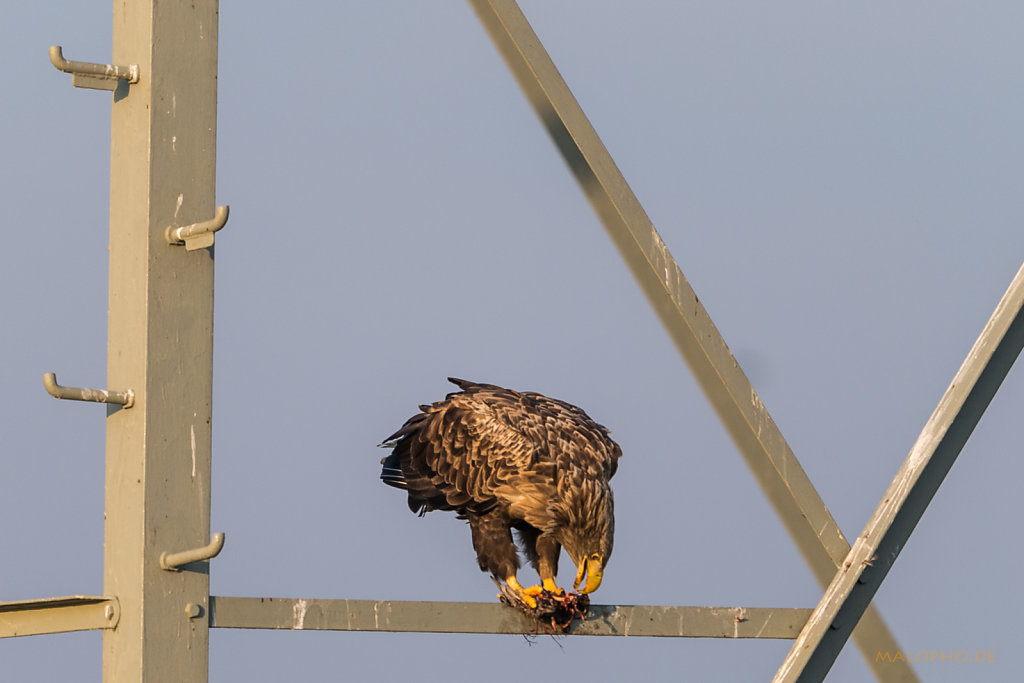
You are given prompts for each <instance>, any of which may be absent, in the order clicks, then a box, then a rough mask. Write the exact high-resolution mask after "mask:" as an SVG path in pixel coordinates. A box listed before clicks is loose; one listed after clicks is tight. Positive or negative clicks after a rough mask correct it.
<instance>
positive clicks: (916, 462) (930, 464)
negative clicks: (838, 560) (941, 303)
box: [774, 266, 1024, 683]
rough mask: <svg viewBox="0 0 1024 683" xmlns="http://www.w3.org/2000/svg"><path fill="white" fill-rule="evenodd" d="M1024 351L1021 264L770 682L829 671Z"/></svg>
mask: <svg viewBox="0 0 1024 683" xmlns="http://www.w3.org/2000/svg"><path fill="white" fill-rule="evenodd" d="M1022 347H1024V266H1022V267H1021V269H1020V270H1019V271H1018V272H1017V276H1016V277H1015V278H1014V279H1013V282H1011V283H1010V287H1009V289H1008V290H1007V291H1006V294H1004V295H1003V298H1002V299H1001V300H1000V301H999V305H998V306H997V307H996V310H995V312H994V313H993V314H992V317H991V318H989V321H988V323H987V324H986V325H985V329H983V330H982V332H981V335H980V336H979V337H978V340H977V341H976V342H975V343H974V346H973V347H972V348H971V350H970V352H969V353H968V354H967V358H966V360H964V362H963V364H962V365H961V366H960V369H959V370H958V371H957V373H956V375H955V376H954V377H953V381H952V383H950V385H949V388H948V389H946V393H945V394H943V396H942V399H941V400H940V401H939V405H938V407H936V408H935V412H934V413H932V416H931V417H930V418H929V419H928V422H927V423H926V424H925V426H924V429H923V430H921V435H920V436H919V437H918V438H917V441H916V442H915V443H914V447H913V448H912V449H911V450H910V454H909V455H908V456H907V459H906V460H905V461H904V462H903V466H902V467H900V469H899V472H897V473H896V478H895V479H893V481H892V483H891V484H890V485H889V488H888V489H887V490H886V492H885V495H884V496H883V497H882V501H881V502H880V503H879V504H878V507H877V508H875V512H874V514H872V515H871V519H870V520H869V521H868V523H867V526H865V527H864V531H862V532H861V534H860V536H858V537H857V540H856V541H855V542H854V544H853V548H852V549H851V550H850V554H849V555H847V557H846V560H845V561H844V562H843V566H842V568H841V569H840V570H839V572H838V573H837V574H836V576H835V578H834V579H833V581H832V583H831V584H830V585H829V587H828V588H827V589H826V591H825V595H824V596H823V597H822V599H821V602H820V603H819V604H818V607H817V608H816V609H815V610H814V615H813V616H812V617H811V618H810V619H809V620H808V622H807V625H806V626H805V627H804V629H803V632H801V634H800V637H799V639H797V641H796V642H795V643H793V647H792V649H791V650H790V652H789V655H788V656H787V657H786V660H785V661H784V662H783V664H782V667H781V668H780V669H779V671H778V673H777V674H776V676H775V679H774V681H775V683H796V682H797V681H799V682H800V683H808V682H811V681H821V680H823V679H824V678H825V675H826V674H828V671H829V669H830V668H831V667H832V664H833V662H835V659H836V656H837V655H838V654H839V651H840V650H841V649H842V647H843V644H844V643H845V642H846V639H847V638H849V636H850V632H851V631H852V630H853V627H854V626H855V625H856V624H857V620H858V619H860V617H861V614H863V613H864V609H865V608H866V607H867V605H868V603H869V602H870V601H871V598H872V597H874V595H875V592H876V591H877V590H878V587H879V585H880V584H881V583H882V580H883V579H884V578H885V577H886V575H887V574H888V573H889V569H890V568H891V567H892V565H893V563H894V562H895V561H896V557H897V556H898V555H899V554H900V551H901V550H902V549H903V546H904V545H905V544H906V542H907V539H908V538H909V537H910V534H911V532H912V531H913V530H914V527H916V526H917V523H918V522H919V521H920V519H921V516H922V515H923V514H924V511H925V508H927V507H928V503H930V502H931V500H932V497H933V496H934V495H935V492H936V491H937V490H938V488H939V485H940V484H941V483H942V480H943V479H945V477H946V474H947V473H948V472H949V470H950V468H951V467H952V466H953V463H954V462H956V458H957V455H959V453H960V450H961V449H962V448H963V447H964V444H965V443H967V439H968V438H969V437H970V436H971V432H973V431H974V428H975V426H977V424H978V421H979V420H980V419H981V416H982V414H984V412H985V409H986V408H987V407H988V404H989V402H990V401H991V400H992V397H993V396H995V393H996V391H997V390H998V389H999V386H1000V385H1001V384H1002V382H1003V379H1004V378H1005V377H1006V374H1007V373H1008V372H1009V371H1010V368H1011V367H1012V366H1013V363H1014V361H1015V360H1016V359H1017V356H1019V355H1020V352H1021V348H1022ZM1008 531H1009V532H1010V534H1011V535H1012V533H1013V531H1012V528H1009V529H1008Z"/></svg>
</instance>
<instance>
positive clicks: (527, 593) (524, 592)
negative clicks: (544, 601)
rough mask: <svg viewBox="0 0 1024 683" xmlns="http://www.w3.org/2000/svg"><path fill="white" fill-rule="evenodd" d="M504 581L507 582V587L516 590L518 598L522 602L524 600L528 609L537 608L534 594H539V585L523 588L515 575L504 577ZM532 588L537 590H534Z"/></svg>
mask: <svg viewBox="0 0 1024 683" xmlns="http://www.w3.org/2000/svg"><path fill="white" fill-rule="evenodd" d="M505 583H507V584H508V587H509V588H511V589H512V590H514V591H515V592H516V594H517V595H518V596H519V598H520V599H521V600H522V601H523V602H525V603H526V604H527V605H528V606H529V607H530V609H537V600H536V598H534V596H535V595H540V592H541V587H540V586H531V587H530V588H523V587H522V586H521V585H519V581H518V580H517V579H516V577H515V575H513V576H510V577H508V578H507V579H505ZM534 589H537V590H536V591H534Z"/></svg>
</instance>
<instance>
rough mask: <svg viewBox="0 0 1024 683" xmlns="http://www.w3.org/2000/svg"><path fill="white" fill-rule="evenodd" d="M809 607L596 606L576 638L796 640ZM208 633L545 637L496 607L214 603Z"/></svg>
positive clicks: (577, 626) (532, 624)
mask: <svg viewBox="0 0 1024 683" xmlns="http://www.w3.org/2000/svg"><path fill="white" fill-rule="evenodd" d="M810 614H811V610H809V609H803V608H772V607H651V606H647V605H591V606H590V610H589V611H588V613H587V618H586V620H584V621H577V622H576V623H574V624H573V626H572V628H571V630H570V633H572V634H573V635H579V636H634V637H635V636H653V637H659V636H660V637H670V638H781V639H787V638H788V639H790V640H792V639H793V638H796V636H797V634H798V633H799V632H800V629H801V628H802V627H803V625H804V624H805V623H806V622H807V618H808V617H809V616H810ZM210 627H211V628H260V629H291V630H296V631H303V630H309V631H313V630H325V631H389V632H399V631H400V632H420V633H498V634H501V633H505V634H530V633H544V629H543V626H542V625H540V624H539V623H538V622H537V620H536V619H532V618H530V617H528V616H526V615H525V614H523V613H521V612H518V611H516V610H514V609H511V608H509V607H506V606H505V605H502V604H499V603H497V602H419V601H403V600H322V599H314V598H309V599H297V598H235V597H218V596H212V597H211V598H210Z"/></svg>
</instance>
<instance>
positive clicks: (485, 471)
mask: <svg viewBox="0 0 1024 683" xmlns="http://www.w3.org/2000/svg"><path fill="white" fill-rule="evenodd" d="M466 385H467V386H472V387H473V389H472V390H471V391H468V392H459V393H453V394H449V395H448V397H447V398H445V400H444V401H439V402H437V403H434V404H432V405H429V406H420V410H421V411H422V412H421V413H419V414H417V415H414V416H413V417H411V418H410V419H409V420H408V421H407V422H406V423H405V424H404V425H403V426H402V428H401V429H399V430H398V431H397V432H395V433H394V434H392V435H391V436H390V437H388V439H387V440H386V441H385V444H386V445H391V444H392V443H393V444H394V448H395V450H394V451H393V452H392V453H391V455H390V456H388V457H387V458H385V460H384V462H383V465H384V469H383V470H382V472H381V478H382V479H383V480H384V482H385V483H388V484H391V485H392V486H397V487H399V488H404V489H406V490H407V491H409V507H410V508H412V509H413V510H414V511H416V512H421V513H422V512H427V511H429V510H457V511H459V512H461V513H465V512H472V513H477V514H479V513H482V512H485V511H486V510H488V509H490V508H492V507H493V506H494V505H496V504H498V503H499V502H505V503H507V502H508V501H505V500H502V498H503V497H502V496H499V494H498V489H499V488H503V487H507V486H508V485H509V483H510V482H515V481H517V480H519V479H522V478H523V477H524V476H526V477H527V478H529V467H530V463H531V460H532V455H533V451H534V447H533V445H532V444H530V443H529V441H528V440H527V439H526V438H524V437H523V435H522V434H520V433H519V432H517V431H515V430H514V429H512V428H510V427H509V426H508V424H507V423H506V422H504V421H503V420H501V419H498V418H497V417H496V415H495V412H494V410H493V408H492V407H491V405H490V402H489V401H488V400H484V398H483V396H482V395H487V396H490V397H491V398H492V399H493V400H497V401H499V402H500V401H503V400H509V398H510V396H511V395H514V393H515V392H508V391H506V390H504V389H500V388H499V387H491V386H488V385H471V383H466ZM548 478H549V479H550V478H551V476H550V474H549V475H548Z"/></svg>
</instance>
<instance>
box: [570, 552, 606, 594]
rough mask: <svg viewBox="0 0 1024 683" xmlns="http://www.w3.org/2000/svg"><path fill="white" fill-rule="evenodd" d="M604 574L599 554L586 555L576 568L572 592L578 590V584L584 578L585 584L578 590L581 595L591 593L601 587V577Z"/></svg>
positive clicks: (601, 558)
mask: <svg viewBox="0 0 1024 683" xmlns="http://www.w3.org/2000/svg"><path fill="white" fill-rule="evenodd" d="M603 572H604V558H603V557H602V556H601V554H600V553H594V554H593V555H588V556H587V557H586V558H585V559H584V560H583V562H580V564H579V566H578V567H577V568H576V580H575V581H573V582H572V587H573V589H574V590H580V584H581V583H583V579H584V577H586V580H587V584H586V585H585V586H584V587H583V590H580V592H581V593H593V592H594V591H596V590H597V589H598V588H599V587H600V586H601V577H602V576H603Z"/></svg>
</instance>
